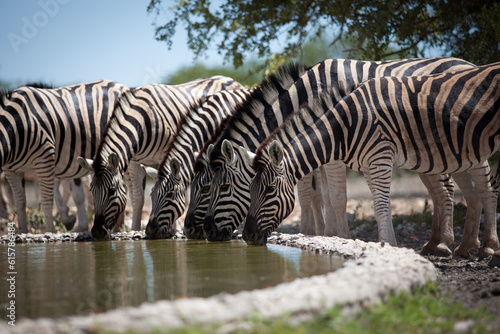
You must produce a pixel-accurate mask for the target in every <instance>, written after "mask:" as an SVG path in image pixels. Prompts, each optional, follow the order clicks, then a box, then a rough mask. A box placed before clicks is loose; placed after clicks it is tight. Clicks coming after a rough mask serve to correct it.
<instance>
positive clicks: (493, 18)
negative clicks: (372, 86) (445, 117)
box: [147, 0, 500, 67]
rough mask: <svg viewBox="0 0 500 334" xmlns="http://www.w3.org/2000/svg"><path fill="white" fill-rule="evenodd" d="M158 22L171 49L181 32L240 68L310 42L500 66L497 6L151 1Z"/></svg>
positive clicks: (361, 55) (367, 53)
mask: <svg viewBox="0 0 500 334" xmlns="http://www.w3.org/2000/svg"><path fill="white" fill-rule="evenodd" d="M147 10H148V12H149V13H154V14H156V15H157V17H158V16H159V15H160V14H165V13H166V14H167V16H168V19H167V22H166V23H164V24H155V26H156V33H155V36H156V39H157V40H159V41H165V42H166V43H167V45H168V46H169V47H171V46H172V39H173V36H174V35H175V32H176V28H177V27H178V25H184V26H185V27H186V29H187V35H188V46H189V47H190V48H191V49H192V50H193V51H194V52H195V54H196V55H197V56H199V55H201V54H203V53H204V52H205V51H206V50H208V48H209V47H214V46H216V47H217V49H218V50H219V53H221V54H224V58H225V60H226V61H230V62H232V63H233V64H234V65H235V66H236V67H239V66H241V65H242V64H243V60H244V55H245V54H248V53H252V54H255V53H256V54H257V55H258V56H259V57H261V58H264V57H265V58H266V59H267V65H269V63H270V62H271V61H275V60H276V57H271V56H272V55H273V54H274V53H276V50H274V49H276V45H277V44H278V43H282V44H283V45H284V47H283V48H280V51H279V57H278V58H280V59H290V58H293V57H295V56H297V55H298V54H299V53H300V49H301V47H302V45H303V44H304V43H305V42H306V41H307V40H308V38H310V37H313V36H324V37H325V38H327V39H328V40H329V41H330V44H333V43H334V42H336V41H339V40H340V41H344V42H348V44H349V48H348V49H347V50H346V51H347V52H348V56H349V57H350V58H358V59H367V60H368V59H371V60H380V59H387V58H389V57H393V56H397V57H398V58H405V57H419V56H423V55H424V52H425V50H427V49H428V48H435V49H436V50H439V52H440V53H441V54H442V55H449V56H455V57H460V58H463V59H466V60H469V61H471V62H474V63H476V64H478V65H481V64H486V63H493V62H497V61H499V60H500V4H499V3H498V2H497V1H495V0H484V1H468V0H458V1H438V0H431V1H428V0H425V1H424V0H410V1H403V0H355V1H352V0H334V1H331V0H319V1H310V0H291V1H281V0H267V1H239V0H221V1H217V3H216V4H215V3H211V2H210V0H191V1H186V0H178V1H176V2H175V5H173V6H170V5H169V4H167V1H164V0H151V1H150V4H149V6H148V8H147Z"/></svg>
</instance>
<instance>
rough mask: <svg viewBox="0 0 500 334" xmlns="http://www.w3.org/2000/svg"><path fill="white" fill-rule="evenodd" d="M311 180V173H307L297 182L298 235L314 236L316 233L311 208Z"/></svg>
mask: <svg viewBox="0 0 500 334" xmlns="http://www.w3.org/2000/svg"><path fill="white" fill-rule="evenodd" d="M312 178H313V175H312V173H309V174H307V175H306V176H304V177H303V178H302V179H301V180H300V181H298V182H297V194H298V198H299V204H300V233H302V234H305V235H314V234H315V233H316V227H315V226H314V214H313V211H312V208H311V201H312V194H311V190H312V188H311V184H312Z"/></svg>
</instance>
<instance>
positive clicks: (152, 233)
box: [146, 217, 158, 239]
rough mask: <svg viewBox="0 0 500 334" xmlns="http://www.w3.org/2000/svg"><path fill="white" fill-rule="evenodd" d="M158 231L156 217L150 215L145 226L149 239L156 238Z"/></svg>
mask: <svg viewBox="0 0 500 334" xmlns="http://www.w3.org/2000/svg"><path fill="white" fill-rule="evenodd" d="M157 233H158V218H156V217H152V218H150V219H149V222H148V225H147V226H146V235H147V237H148V238H149V239H156V238H157Z"/></svg>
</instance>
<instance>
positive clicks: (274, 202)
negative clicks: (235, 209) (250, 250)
mask: <svg viewBox="0 0 500 334" xmlns="http://www.w3.org/2000/svg"><path fill="white" fill-rule="evenodd" d="M267 153H268V157H265V156H264V154H262V155H261V156H260V157H259V158H258V159H257V160H258V161H256V162H255V161H254V163H253V166H254V167H255V170H256V174H255V177H254V178H253V179H252V182H251V184H250V207H249V209H248V215H247V216H246V220H245V228H244V230H243V239H244V240H245V242H246V243H247V244H248V245H265V244H266V242H267V237H268V236H269V235H270V234H271V232H272V231H274V230H275V229H276V228H277V227H278V225H279V224H280V223H281V222H282V221H283V219H285V218H286V217H287V216H288V215H289V214H290V213H291V212H292V210H293V207H294V204H295V194H294V184H293V182H291V180H289V178H287V176H286V172H285V171H286V169H285V166H284V163H283V147H282V146H281V144H280V143H278V142H277V141H276V140H274V141H273V142H271V144H270V145H269V149H268V152H267Z"/></svg>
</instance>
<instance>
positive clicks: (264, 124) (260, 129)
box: [210, 57, 474, 168]
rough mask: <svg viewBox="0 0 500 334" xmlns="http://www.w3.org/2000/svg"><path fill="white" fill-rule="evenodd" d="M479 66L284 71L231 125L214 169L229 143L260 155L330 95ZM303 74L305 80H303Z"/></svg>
mask: <svg viewBox="0 0 500 334" xmlns="http://www.w3.org/2000/svg"><path fill="white" fill-rule="evenodd" d="M473 66H474V65H473V64H471V63H469V62H466V61H464V60H461V59H457V58H446V57H441V58H428V59H404V60H389V61H377V62H370V61H357V60H348V59H327V60H325V61H322V62H320V63H318V64H316V65H314V66H312V67H311V68H309V69H308V70H307V72H305V71H304V69H303V68H301V67H300V66H298V65H296V64H291V65H287V66H285V67H283V68H280V69H279V70H278V71H277V73H276V74H274V75H272V76H271V77H269V78H268V79H267V80H265V81H264V82H263V83H262V84H261V85H260V88H259V89H257V90H256V91H255V94H252V96H251V98H250V99H249V100H248V101H247V102H246V103H243V104H242V105H241V106H240V107H239V108H238V109H237V110H236V112H235V114H234V116H233V117H232V118H231V119H230V120H229V122H228V124H227V126H226V128H225V130H224V132H223V133H222V134H221V136H220V137H219V138H218V139H217V142H216V143H215V145H214V150H213V151H212V153H211V155H210V160H211V167H213V168H215V167H217V165H218V164H220V163H221V160H220V156H221V147H222V142H223V141H224V139H227V140H229V141H231V142H232V143H233V144H234V145H241V146H244V147H246V148H248V149H250V150H256V149H257V148H258V147H259V146H260V144H261V143H262V141H264V140H265V139H266V138H267V137H268V136H269V135H270V134H271V133H272V132H273V131H274V130H276V129H277V128H278V126H279V125H280V124H282V123H283V122H284V121H285V120H286V119H287V118H288V117H290V116H291V115H293V113H294V112H297V111H298V110H299V109H300V107H301V106H304V105H306V104H307V103H308V101H310V100H312V99H315V98H318V97H319V96H321V95H322V94H323V93H324V92H326V91H331V92H332V94H333V96H334V97H335V98H336V100H337V101H340V100H341V99H342V98H343V97H344V96H346V95H347V94H349V93H350V92H352V91H353V90H354V89H355V88H356V87H357V86H358V85H359V84H360V83H362V82H364V81H366V80H368V79H370V78H374V77H381V76H411V75H420V74H433V73H438V72H439V71H448V72H450V71H458V70H463V69H469V68H471V67H473ZM303 74H304V75H303Z"/></svg>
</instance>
